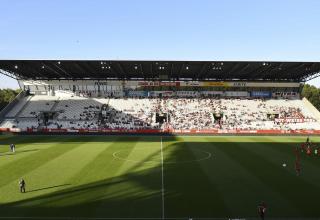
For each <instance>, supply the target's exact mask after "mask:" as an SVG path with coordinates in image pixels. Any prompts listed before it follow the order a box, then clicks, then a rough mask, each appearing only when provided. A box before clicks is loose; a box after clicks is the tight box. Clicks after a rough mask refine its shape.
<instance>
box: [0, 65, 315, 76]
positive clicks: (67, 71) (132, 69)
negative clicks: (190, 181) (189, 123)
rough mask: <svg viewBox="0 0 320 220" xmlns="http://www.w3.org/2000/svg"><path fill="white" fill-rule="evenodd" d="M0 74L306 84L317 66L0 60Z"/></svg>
mask: <svg viewBox="0 0 320 220" xmlns="http://www.w3.org/2000/svg"><path fill="white" fill-rule="evenodd" d="M0 72H1V73H2V74H5V75H8V76H10V77H13V78H17V79H34V80H36V79H37V80H53V79H127V80H130V79H144V80H254V81H256V80H271V81H306V80H309V79H311V78H315V77H317V76H318V75H319V74H320V62H271V61H141V60H140V61H134V60H130V61H129V60H128V61H125V60H124V61H120V60H0Z"/></svg>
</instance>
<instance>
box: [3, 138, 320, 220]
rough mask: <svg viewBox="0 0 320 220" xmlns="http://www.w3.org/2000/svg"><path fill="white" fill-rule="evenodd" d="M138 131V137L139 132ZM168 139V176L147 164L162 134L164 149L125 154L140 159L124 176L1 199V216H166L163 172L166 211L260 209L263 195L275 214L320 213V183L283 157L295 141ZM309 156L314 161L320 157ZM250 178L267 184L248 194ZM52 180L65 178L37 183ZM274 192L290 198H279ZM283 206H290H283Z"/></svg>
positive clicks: (199, 213) (196, 213)
mask: <svg viewBox="0 0 320 220" xmlns="http://www.w3.org/2000/svg"><path fill="white" fill-rule="evenodd" d="M123 138H126V137H123ZM130 139H131V138H130ZM139 139H140V138H137V137H135V139H134V140H136V141H140V140H139ZM119 140H120V141H123V140H122V139H119ZM131 140H132V139H131ZM157 140H158V141H159V138H158V139H157ZM169 140H170V141H172V142H169ZM174 141H176V142H174ZM163 145H164V152H163V154H164V155H165V158H164V163H163V168H164V170H163V171H164V172H163V173H164V175H163V176H162V166H161V163H160V162H159V163H156V162H155V163H154V164H153V165H154V166H149V165H146V162H148V161H150V160H153V158H154V157H155V156H157V155H159V158H160V155H161V152H160V142H159V150H158V151H156V152H155V153H153V154H150V155H148V156H147V157H146V158H145V159H144V160H141V161H139V162H128V161H127V162H125V163H134V166H132V167H131V169H130V170H129V171H127V172H126V173H125V174H123V175H121V176H114V177H112V178H106V179H104V180H100V181H96V182H92V183H88V184H83V185H78V186H72V187H68V188H66V189H59V190H57V191H56V192H52V193H48V194H45V195H42V196H37V197H34V198H30V199H24V200H21V201H18V202H13V203H7V204H2V205H1V206H0V216H10V217H12V216H26V217H27V216H44V217H46V216H47V217H74V218H76V217H96V218H104V217H107V218H161V217H162V177H163V180H164V189H165V190H164V193H165V194H164V209H165V216H166V217H168V218H184V217H186V216H187V217H193V218H194V219H196V218H195V217H202V218H213V217H215V218H219V217H221V218H224V217H239V216H243V217H248V216H249V217H250V216H256V214H257V213H256V205H257V204H258V203H259V202H260V200H264V201H266V202H267V204H270V205H269V207H270V210H268V214H270V216H274V217H281V216H282V217H284V216H285V217H301V216H302V217H318V216H319V213H318V211H317V210H318V205H317V202H316V201H317V199H318V198H319V197H320V190H319V189H320V186H319V184H318V183H315V184H312V183H310V182H308V181H307V180H306V179H304V178H297V177H296V176H295V174H294V172H288V170H286V169H283V168H282V167H281V166H278V165H277V163H278V160H279V161H282V160H283V159H284V157H287V158H286V159H287V160H290V161H288V163H293V162H294V156H293V152H291V150H292V147H294V146H296V143H268V142H260V143H254V142H243V143H233V142H223V141H218V142H214V141H211V142H209V141H208V142H179V139H178V138H173V137H172V138H168V139H166V138H164V143H163ZM197 150H202V151H206V152H210V153H212V155H213V156H212V157H210V158H208V159H206V160H203V161H197V160H198V159H199V157H200V156H201V155H200V154H199V153H197V152H198V151H197ZM291 153H292V154H291ZM288 154H289V156H288ZM286 155H287V156H286ZM277 157H279V159H278V158H277ZM305 159H306V160H307V161H306V163H308V164H309V165H310V167H311V166H315V167H316V166H317V165H318V163H317V162H310V161H308V159H307V158H305ZM159 161H160V160H159ZM181 161H190V162H188V163H181ZM192 161H193V162H192ZM230 161H232V162H231V163H230ZM173 162H174V163H173ZM142 167H143V168H144V169H142V170H141V168H142ZM101 169H104V168H103V167H101ZM92 172H95V171H94V170H93V171H92ZM106 172H108V170H106ZM231 172H232V173H231ZM229 178H230V180H231V181H228V180H229ZM305 178H308V177H307V176H306V177H305ZM252 182H253V183H256V182H257V183H259V184H261V187H260V186H257V187H252V188H250V194H247V192H248V189H247V188H248V187H249V186H250V184H251V183H252ZM235 185H237V187H235ZM54 187H57V188H58V187H59V186H53V187H44V188H40V189H36V190H34V191H37V190H44V189H48V188H54ZM236 189H240V190H236ZM241 189H243V190H241ZM296 189H299V190H298V192H297V191H296ZM269 192H270V193H269ZM274 195H276V197H277V198H278V197H279V198H283V200H284V201H286V202H287V203H288V204H281V203H279V200H276V198H275V197H274ZM230 204H232V205H230ZM236 206H237V207H236ZM282 206H283V207H290V208H291V209H284V208H282V209H281V207H282ZM239 207H240V208H239ZM276 207H279V208H276ZM275 210H276V211H275ZM297 210H298V211H297ZM297 213H300V216H297V215H298V214H297Z"/></svg>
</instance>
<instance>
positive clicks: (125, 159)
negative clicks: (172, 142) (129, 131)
mask: <svg viewBox="0 0 320 220" xmlns="http://www.w3.org/2000/svg"><path fill="white" fill-rule="evenodd" d="M146 148H147V149H150V148H149V147H143V148H139V149H136V150H143V149H146ZM124 151H126V150H119V151H116V152H114V153H113V154H112V156H113V157H114V158H115V159H118V160H123V161H127V162H132V163H147V164H148V163H159V161H156V160H149V161H143V162H142V161H139V160H130V159H127V158H124V157H121V156H119V153H121V152H124ZM194 151H198V152H201V153H204V154H206V156H205V157H203V158H199V159H197V160H182V161H176V162H170V161H166V162H164V161H163V163H164V164H178V163H179V164H180V163H193V162H199V161H202V160H207V159H209V158H210V157H212V154H211V153H210V152H208V151H204V150H198V149H194Z"/></svg>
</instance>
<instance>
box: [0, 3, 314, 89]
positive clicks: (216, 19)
mask: <svg viewBox="0 0 320 220" xmlns="http://www.w3.org/2000/svg"><path fill="white" fill-rule="evenodd" d="M0 8H1V13H0V59H58V60H59V59H61V60H62V59H99V60H100V59H106V60H108V59H120V60H126V59H134V60H145V59H147V60H226V61H230V60H231V61H232V60H233V61H235V60H236V61H237V60H239V61H240V60H245V61H318V62H319V61H320V28H319V21H320V1H319V0H220V1H216V0H158V1H156V0H90V1H89V0H27V1H24V0H0ZM309 83H310V84H313V85H316V86H317V87H320V79H319V78H318V79H315V80H312V81H310V82H309ZM7 87H9V88H17V87H18V84H17V83H16V81H15V80H11V79H9V78H8V77H5V76H2V75H1V76H0V88H7Z"/></svg>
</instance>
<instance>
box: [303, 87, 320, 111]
mask: <svg viewBox="0 0 320 220" xmlns="http://www.w3.org/2000/svg"><path fill="white" fill-rule="evenodd" d="M301 95H302V97H306V98H307V99H308V100H309V101H310V102H311V103H312V104H313V105H314V107H316V108H317V109H318V110H320V88H317V87H315V86H311V85H309V84H305V85H304V87H303V89H302V93H301Z"/></svg>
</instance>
